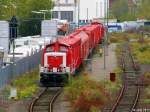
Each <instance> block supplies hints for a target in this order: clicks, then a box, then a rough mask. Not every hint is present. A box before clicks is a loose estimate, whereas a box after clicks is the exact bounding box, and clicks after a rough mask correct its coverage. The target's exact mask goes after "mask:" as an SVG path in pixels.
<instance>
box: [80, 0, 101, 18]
mask: <svg viewBox="0 0 150 112" xmlns="http://www.w3.org/2000/svg"><path fill="white" fill-rule="evenodd" d="M96 4H97V8H96ZM80 5H81V6H80V19H86V18H87V8H88V15H89V19H92V18H95V17H96V15H97V17H103V15H104V10H103V7H104V0H80ZM96 10H97V14H96Z"/></svg>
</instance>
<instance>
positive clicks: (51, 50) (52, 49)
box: [46, 46, 54, 52]
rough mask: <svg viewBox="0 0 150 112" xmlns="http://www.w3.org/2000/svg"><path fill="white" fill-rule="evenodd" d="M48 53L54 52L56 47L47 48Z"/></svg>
mask: <svg viewBox="0 0 150 112" xmlns="http://www.w3.org/2000/svg"><path fill="white" fill-rule="evenodd" d="M46 52H54V46H49V47H47V48H46Z"/></svg>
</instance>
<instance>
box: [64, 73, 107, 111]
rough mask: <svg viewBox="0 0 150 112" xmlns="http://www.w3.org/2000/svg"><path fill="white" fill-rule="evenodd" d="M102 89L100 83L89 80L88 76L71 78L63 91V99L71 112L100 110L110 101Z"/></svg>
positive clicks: (102, 86) (105, 91)
mask: <svg viewBox="0 0 150 112" xmlns="http://www.w3.org/2000/svg"><path fill="white" fill-rule="evenodd" d="M104 87H105V86H104V84H102V82H96V81H93V80H90V79H89V78H88V76H79V77H76V78H74V79H72V78H71V80H70V81H69V84H68V86H67V87H65V88H64V90H65V97H66V98H67V99H68V100H69V101H70V102H71V104H72V107H73V109H72V112H92V111H94V110H95V109H98V110H100V108H102V107H103V106H104V105H105V104H106V103H107V102H108V101H109V100H110V94H109V93H108V91H107V90H106V88H104ZM93 108H94V109H93ZM91 109H92V110H91Z"/></svg>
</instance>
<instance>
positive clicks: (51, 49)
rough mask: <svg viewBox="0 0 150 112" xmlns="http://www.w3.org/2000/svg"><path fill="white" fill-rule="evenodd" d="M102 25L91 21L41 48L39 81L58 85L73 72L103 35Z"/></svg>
mask: <svg viewBox="0 0 150 112" xmlns="http://www.w3.org/2000/svg"><path fill="white" fill-rule="evenodd" d="M104 32H105V30H104V26H103V25H102V24H100V23H92V24H90V25H87V26H83V27H80V28H79V29H77V30H76V31H75V32H73V33H72V34H70V35H68V36H65V37H63V38H60V39H58V40H57V41H56V42H53V43H51V44H48V45H46V46H45V48H44V49H43V53H42V66H41V70H40V83H41V84H42V85H44V86H60V85H63V83H64V82H65V81H67V79H68V76H69V75H70V74H74V73H75V71H76V70H77V69H78V68H79V67H80V65H81V64H82V62H83V61H84V60H85V59H87V58H88V55H89V53H90V51H92V49H93V48H95V47H96V46H97V44H98V43H99V42H100V41H101V39H102V38H103V36H104Z"/></svg>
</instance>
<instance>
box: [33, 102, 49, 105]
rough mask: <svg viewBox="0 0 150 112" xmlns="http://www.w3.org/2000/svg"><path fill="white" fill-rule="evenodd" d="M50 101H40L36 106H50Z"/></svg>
mask: <svg viewBox="0 0 150 112" xmlns="http://www.w3.org/2000/svg"><path fill="white" fill-rule="evenodd" d="M48 105H49V102H38V103H37V104H35V106H48Z"/></svg>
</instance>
